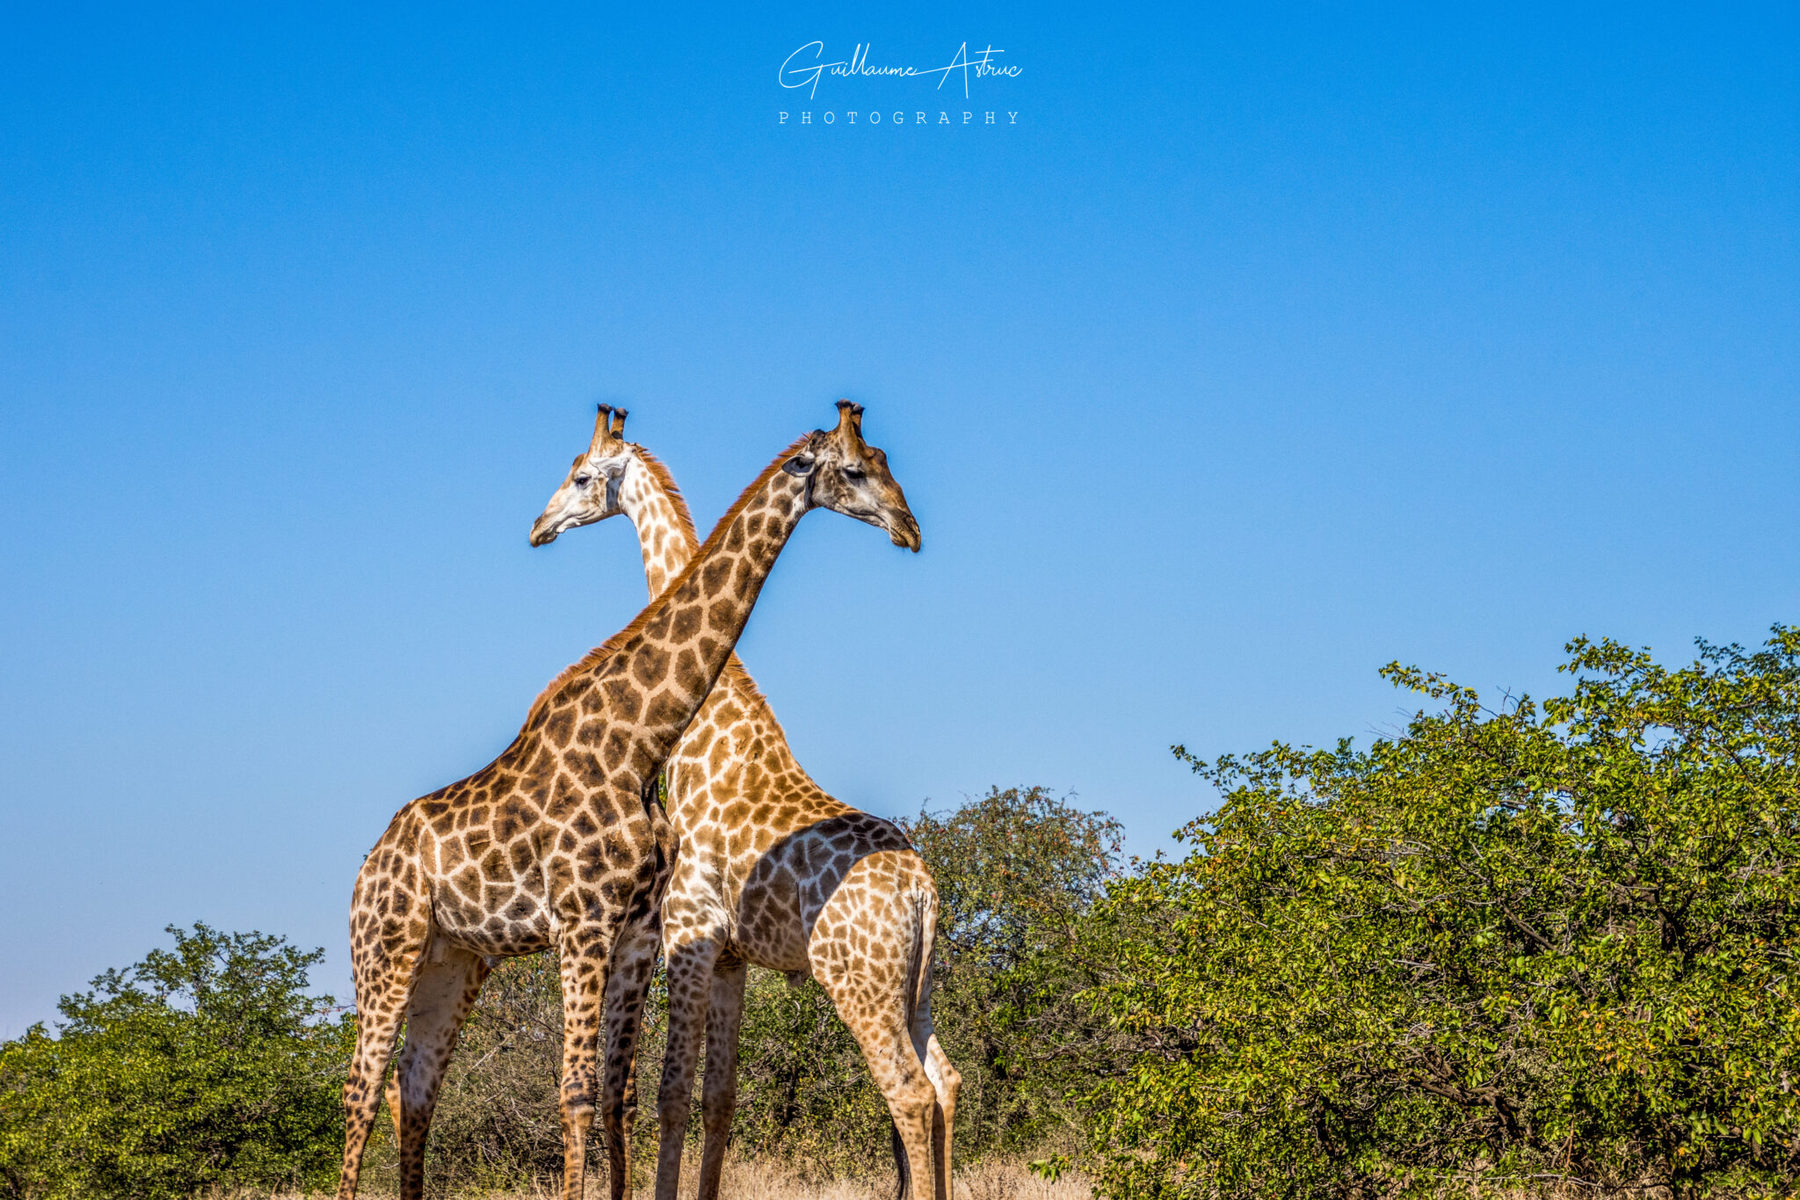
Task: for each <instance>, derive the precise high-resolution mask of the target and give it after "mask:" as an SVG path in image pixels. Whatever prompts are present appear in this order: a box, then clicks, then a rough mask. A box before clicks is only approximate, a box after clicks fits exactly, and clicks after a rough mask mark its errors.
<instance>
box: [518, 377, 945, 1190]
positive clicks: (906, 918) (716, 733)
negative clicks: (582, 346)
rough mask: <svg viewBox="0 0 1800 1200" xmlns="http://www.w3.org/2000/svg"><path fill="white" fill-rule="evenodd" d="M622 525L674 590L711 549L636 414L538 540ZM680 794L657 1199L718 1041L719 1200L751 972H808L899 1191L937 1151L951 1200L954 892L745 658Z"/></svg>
mask: <svg viewBox="0 0 1800 1200" xmlns="http://www.w3.org/2000/svg"><path fill="white" fill-rule="evenodd" d="M861 411H862V410H861V408H860V407H858V406H855V405H848V403H847V402H844V403H842V404H840V412H841V413H842V416H841V418H840V422H841V424H840V427H842V424H843V423H847V424H848V425H849V427H850V430H851V431H852V433H854V434H856V435H858V436H860V416H861ZM620 458H623V459H624V461H625V467H624V470H623V472H622V473H621V474H620V476H619V478H618V483H617V485H616V486H613V485H607V486H602V485H601V484H600V483H599V481H598V475H597V472H595V471H594V470H593V468H592V465H591V464H592V462H593V461H594V460H600V461H617V460H618V459H620ZM866 464H867V469H869V470H871V471H876V470H880V469H882V454H881V451H879V450H871V451H870V452H869V456H868V458H867V460H866ZM619 513H623V514H625V516H626V517H627V518H628V519H629V520H630V521H631V522H632V524H633V525H634V526H636V528H637V534H638V542H639V547H640V550H641V552H642V555H643V560H644V575H645V579H646V582H647V583H648V585H649V589H650V593H651V595H653V596H654V595H657V594H658V593H659V592H661V591H662V589H664V588H665V587H667V586H668V585H669V582H670V581H671V580H673V579H675V578H677V577H678V576H679V575H680V572H681V571H682V569H683V568H684V567H685V566H686V564H687V562H688V561H689V556H691V555H692V554H693V553H694V552H695V550H696V547H697V546H698V543H699V538H698V536H697V534H696V533H695V530H694V523H693V519H692V517H691V516H690V515H689V513H688V508H687V504H686V502H685V501H684V500H683V499H682V497H681V493H680V491H679V490H678V489H677V488H676V486H675V482H674V480H673V478H672V477H671V476H670V475H669V472H668V469H667V468H666V467H665V466H663V464H662V463H661V462H660V461H659V460H657V459H656V458H655V457H654V456H653V455H652V454H650V452H649V451H647V450H645V449H644V448H643V447H641V446H638V445H635V444H632V443H628V442H626V441H625V440H624V414H623V413H622V412H621V413H619V414H616V415H615V418H614V420H613V423H612V425H611V427H610V428H608V427H607V426H606V424H605V421H604V418H603V419H602V423H601V427H600V428H597V429H596V430H595V434H594V438H593V441H592V443H591V444H590V446H589V448H588V450H587V451H586V453H585V454H583V455H582V456H580V457H577V458H576V460H575V463H574V466H573V467H572V468H571V470H570V471H569V474H568V475H567V477H565V479H564V481H563V484H562V486H561V487H559V488H558V489H557V491H556V493H555V495H553V496H552V497H551V499H550V503H549V505H548V506H547V507H546V508H545V510H544V512H543V515H542V516H540V517H539V518H538V520H537V523H536V524H535V525H534V526H533V527H532V542H533V544H534V545H542V544H545V543H548V542H550V541H553V540H554V539H555V538H556V536H557V535H558V534H560V533H562V532H564V531H565V530H568V529H573V528H575V527H577V526H580V525H587V524H592V523H594V522H596V521H600V520H603V519H605V518H607V517H610V516H615V515H617V514H619ZM666 785H667V796H668V806H669V819H670V822H671V823H672V825H673V826H674V828H675V831H676V836H677V842H678V844H679V850H678V851H677V854H676V859H675V865H674V868H673V873H672V875H673V877H672V880H671V882H670V884H669V886H668V889H667V891H666V893H665V896H664V900H663V905H662V924H663V932H664V938H665V946H666V953H667V957H668V979H669V1037H668V1046H667V1050H666V1054H665V1057H664V1060H663V1074H662V1083H661V1087H660V1091H659V1095H658V1098H657V1111H658V1124H659V1127H660V1130H661V1145H660V1148H659V1151H660V1152H659V1155H658V1165H657V1175H656V1195H657V1200H672V1198H673V1197H674V1195H675V1193H676V1190H677V1188H678V1186H679V1176H680V1170H681V1150H682V1143H683V1140H684V1138H685V1135H686V1130H687V1123H688V1117H689V1106H690V1103H691V1096H692V1086H693V1082H692V1081H693V1076H694V1072H695V1062H696V1058H697V1056H698V1053H699V1048H700V1040H701V1035H702V1032H703V1031H704V1035H705V1039H706V1046H707V1069H706V1082H705V1088H704V1093H703V1096H702V1104H701V1107H702V1121H703V1124H704V1129H705V1135H706V1136H705V1148H704V1150H703V1152H702V1156H701V1165H700V1189H699V1197H700V1200H714V1198H715V1197H716V1196H717V1195H718V1190H719V1179H720V1172H721V1169H722V1166H723V1162H724V1150H725V1143H726V1138H727V1135H728V1133H729V1131H730V1127H731V1118H732V1111H733V1108H734V1107H735V1104H736V1086H737V1038H738V1027H739V1024H740V1022H741V1019H742V1015H743V993H744V973H745V966H746V964H754V965H757V966H764V967H771V968H773V969H775V970H778V971H783V972H786V973H787V974H788V976H789V978H790V980H791V981H794V982H798V981H799V980H800V979H803V978H804V977H805V976H806V975H807V974H808V973H811V974H813V975H815V976H816V977H817V978H818V979H819V981H820V983H821V984H822V985H823V986H824V987H825V990H826V992H827V993H828V994H829V995H830V996H831V998H832V1000H833V1002H834V1003H835V1004H836V1006H837V1010H838V1013H839V1015H840V1016H841V1017H842V1018H843V1020H844V1022H845V1024H847V1025H848V1026H849V1028H850V1029H851V1031H852V1032H853V1034H854V1035H855V1036H856V1039H857V1042H858V1044H859V1045H860V1046H861V1048H862V1050H863V1053H864V1057H865V1058H866V1059H867V1061H868V1064H869V1069H870V1072H871V1074H872V1075H873V1076H874V1078H875V1081H876V1083H877V1084H878V1085H879V1086H880V1088H881V1091H882V1094H883V1095H884V1097H885V1098H886V1099H887V1102H888V1108H889V1111H890V1113H891V1115H892V1116H893V1119H894V1128H895V1134H896V1143H895V1165H896V1167H897V1168H898V1170H899V1174H900V1194H901V1195H902V1196H904V1195H906V1194H907V1192H908V1191H909V1190H910V1181H911V1180H912V1179H915V1178H920V1177H921V1176H920V1172H921V1171H922V1170H923V1169H925V1168H926V1166H927V1165H928V1164H929V1163H930V1161H931V1159H930V1158H928V1157H927V1147H929V1148H930V1151H931V1152H932V1157H934V1158H935V1160H936V1169H935V1171H934V1172H933V1174H932V1181H933V1193H934V1195H935V1197H936V1200H948V1195H949V1188H950V1148H951V1147H950V1142H951V1132H952V1128H953V1125H954V1122H955V1114H956V1095H957V1088H958V1084H959V1082H960V1079H961V1076H960V1075H959V1074H958V1073H957V1071H956V1069H955V1068H954V1067H953V1066H951V1064H950V1062H949V1059H948V1058H947V1057H946V1056H945V1054H944V1051H943V1048H942V1047H941V1046H940V1045H939V1044H938V1040H937V1037H936V1035H935V1034H934V1033H933V1032H932V1026H931V1008H930V988H931V970H930V964H931V950H932V940H933V938H934V936H935V931H936V922H937V905H938V897H937V889H936V886H935V885H934V883H933V881H932V878H931V873H930V871H929V869H928V868H927V867H926V865H925V863H924V861H923V860H922V859H921V858H920V857H919V855H918V854H917V852H915V851H914V850H913V849H912V846H911V844H910V843H909V842H908V841H907V838H906V835H905V834H903V833H902V832H901V831H900V830H899V829H898V828H897V827H895V826H894V825H893V824H892V823H891V822H888V821H884V820H881V819H880V818H878V817H873V816H870V815H869V814H867V813H864V812H860V811H858V810H857V809H854V808H852V807H850V806H849V805H847V804H844V803H842V802H840V801H838V800H836V799H834V798H832V797H831V796H830V795H828V794H827V793H826V792H825V791H824V790H823V789H822V788H820V787H819V786H818V784H816V783H814V782H813V780H812V778H811V776H809V775H808V774H807V773H806V771H805V770H804V769H803V768H802V767H801V766H800V764H799V762H798V761H797V760H796V759H795V757H794V754H793V751H792V750H791V749H790V748H789V747H788V743H787V737H786V735H785V734H784V733H783V732H782V729H781V724H780V722H778V721H777V720H776V719H775V714H774V712H773V711H771V709H770V707H769V705H768V702H767V701H766V700H765V699H764V698H763V695H762V693H761V692H760V691H759V690H758V689H757V687H756V684H755V682H754V681H753V680H752V679H751V677H750V675H749V673H748V672H747V671H745V670H744V668H743V665H742V664H741V663H740V662H739V661H738V660H737V656H736V655H735V654H734V655H733V656H732V657H731V660H730V662H729V663H728V664H727V666H726V668H725V670H724V672H723V673H722V674H721V675H720V677H719V682H718V683H717V685H715V687H714V688H713V692H712V695H710V696H709V697H708V698H707V700H706V703H705V704H703V705H702V706H701V709H700V713H699V715H698V716H697V717H696V718H695V720H694V723H693V724H692V725H690V726H689V727H688V730H687V732H686V733H685V734H684V735H683V736H682V739H681V741H680V742H679V743H678V744H677V746H676V748H675V750H674V752H673V753H672V754H671V755H670V757H669V761H668V764H667V768H666ZM634 986H638V987H641V986H642V984H641V983H636V984H634ZM609 1025H610V1022H609Z"/></svg>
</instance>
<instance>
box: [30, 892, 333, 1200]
mask: <svg viewBox="0 0 1800 1200" xmlns="http://www.w3.org/2000/svg"><path fill="white" fill-rule="evenodd" d="M168 931H169V933H171V934H172V935H174V939H175V946H174V949H173V950H164V949H157V950H152V951H151V952H150V953H149V954H148V955H146V956H145V958H144V959H143V961H142V962H139V963H137V964H136V965H134V966H132V967H129V968H127V969H125V970H123V971H120V970H110V971H107V972H105V973H104V974H102V975H100V976H99V977H98V978H96V979H95V980H94V981H93V984H92V987H93V990H92V991H89V992H82V993H78V994H76V995H72V996H64V997H63V998H62V1001H61V1003H60V1005H59V1008H60V1010H61V1012H62V1016H63V1020H62V1021H61V1022H60V1024H59V1028H58V1030H57V1032H56V1033H54V1034H53V1033H51V1032H49V1031H48V1030H46V1029H45V1028H44V1026H43V1025H41V1024H40V1025H34V1026H33V1027H32V1028H31V1029H30V1030H28V1031H27V1032H26V1033H25V1035H24V1036H23V1037H21V1038H18V1039H16V1040H13V1041H9V1042H6V1043H4V1044H3V1045H0V1188H4V1189H5V1191H6V1193H7V1194H8V1195H11V1196H14V1197H21V1198H24V1197H34V1198H35V1197H65V1196H68V1197H73V1196H132V1197H174V1196H186V1195H190V1194H192V1193H193V1192H195V1191H196V1190H199V1189H203V1188H209V1187H223V1186H258V1187H271V1188H273V1187H292V1186H309V1187H320V1186H325V1185H328V1184H329V1183H331V1181H332V1180H333V1179H334V1178H335V1176H336V1171H337V1166H338V1154H339V1150H340V1148H341V1138H342V1118H341V1110H340V1108H339V1088H340V1087H341V1086H342V1082H343V1074H344V1069H345V1065H346V1064H347V1062H348V1059H349V1054H350V1051H351V1049H352V1047H353V1045H354V1039H353V1034H352V1030H351V1025H350V1019H349V1018H348V1017H347V1016H344V1015H334V1011H335V1010H334V1008H333V1005H332V1001H331V998H330V997H313V996H309V995H307V993H306V979H307V971H308V969H309V968H310V967H312V966H313V965H314V964H316V963H317V962H318V961H319V959H320V957H321V956H322V953H323V952H322V951H318V950H314V951H311V952H305V951H301V950H298V949H296V948H294V947H293V946H290V945H288V944H287V943H286V942H285V941H284V940H283V939H281V938H277V937H269V936H265V935H263V934H260V933H221V932H219V931H218V930H215V929H212V928H211V927H209V926H207V925H204V924H196V925H195V926H194V927H193V929H192V930H191V931H188V930H182V929H179V928H176V927H174V926H170V927H169V930H168Z"/></svg>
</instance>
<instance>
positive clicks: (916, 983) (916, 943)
mask: <svg viewBox="0 0 1800 1200" xmlns="http://www.w3.org/2000/svg"><path fill="white" fill-rule="evenodd" d="M934 899H935V896H934V895H932V894H929V893H926V892H923V891H915V892H914V893H913V894H912V912H911V914H910V917H911V920H910V921H908V922H907V923H908V925H909V926H910V927H911V928H910V932H911V934H912V936H911V937H910V938H909V939H908V941H907V947H906V1030H907V1034H908V1036H912V1035H913V1034H914V1032H915V1031H916V1029H917V1027H918V1021H919V1013H920V1010H921V1009H925V1010H926V1011H927V1012H929V1008H928V1006H929V1005H930V1003H931V944H932V941H933V940H934V939H933V935H934V934H935V932H936V926H937V920H936V913H935V912H934V911H933V909H934V908H935V907H936V905H935V904H934V903H933V901H934ZM927 1019H928V1020H929V1017H927ZM913 1044H914V1046H915V1047H916V1048H918V1050H919V1053H920V1056H921V1057H920V1063H919V1065H920V1067H921V1068H923V1067H924V1065H925V1063H924V1059H923V1055H924V1048H923V1045H922V1044H921V1043H920V1042H919V1040H918V1039H917V1038H916V1037H915V1038H914V1039H913ZM891 1132H892V1133H893V1135H894V1136H893V1146H894V1166H895V1167H896V1169H897V1170H898V1171H899V1174H900V1189H899V1190H898V1191H897V1192H895V1193H894V1200H906V1196H907V1193H908V1192H909V1191H910V1190H911V1188H912V1178H911V1175H912V1172H911V1170H910V1167H909V1164H908V1163H907V1159H906V1143H905V1142H904V1141H903V1140H901V1137H900V1127H899V1126H897V1125H896V1126H894V1127H893V1128H892V1130H891Z"/></svg>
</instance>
